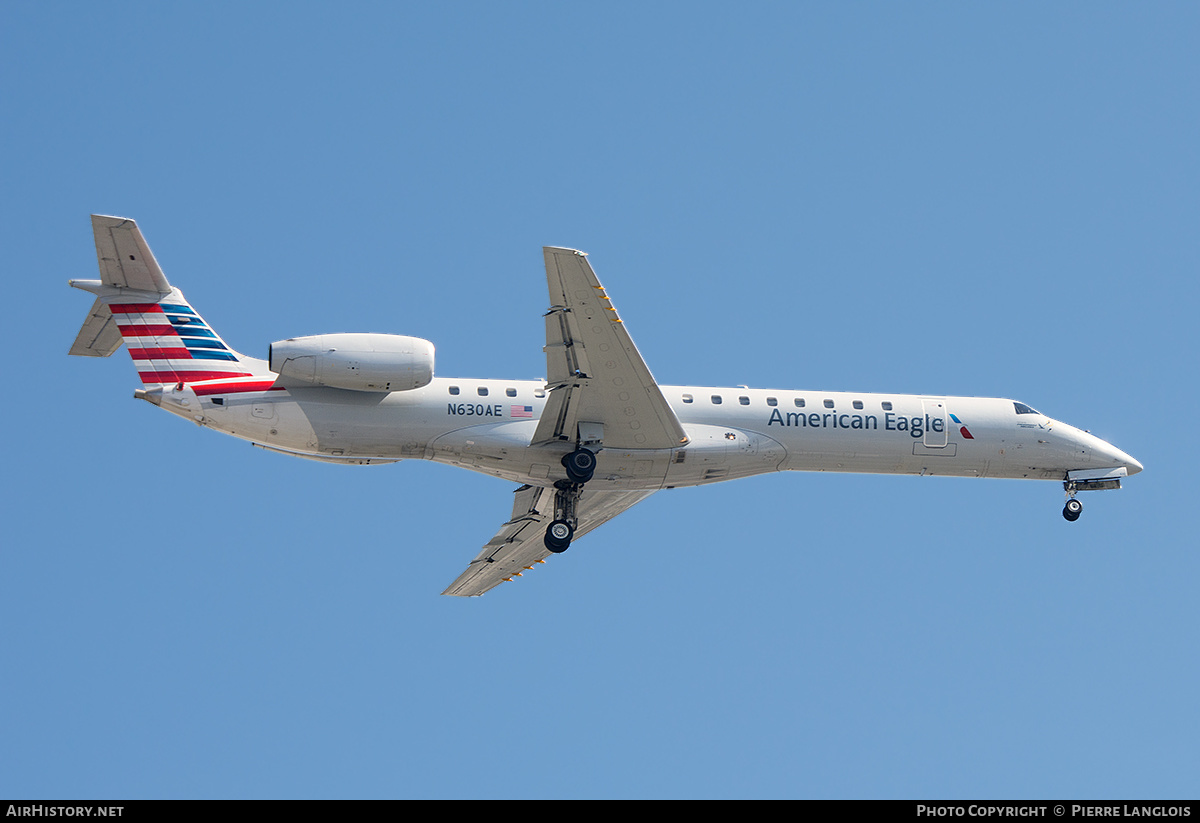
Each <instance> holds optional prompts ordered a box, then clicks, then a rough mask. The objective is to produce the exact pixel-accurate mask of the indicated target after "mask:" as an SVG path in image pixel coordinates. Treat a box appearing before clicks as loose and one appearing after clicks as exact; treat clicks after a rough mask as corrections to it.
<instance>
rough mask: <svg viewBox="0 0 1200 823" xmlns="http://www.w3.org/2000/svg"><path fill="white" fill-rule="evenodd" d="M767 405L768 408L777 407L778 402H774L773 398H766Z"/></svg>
mask: <svg viewBox="0 0 1200 823" xmlns="http://www.w3.org/2000/svg"><path fill="white" fill-rule="evenodd" d="M767 405H768V406H778V405H779V401H778V400H776V399H775V398H774V397H768V398H767Z"/></svg>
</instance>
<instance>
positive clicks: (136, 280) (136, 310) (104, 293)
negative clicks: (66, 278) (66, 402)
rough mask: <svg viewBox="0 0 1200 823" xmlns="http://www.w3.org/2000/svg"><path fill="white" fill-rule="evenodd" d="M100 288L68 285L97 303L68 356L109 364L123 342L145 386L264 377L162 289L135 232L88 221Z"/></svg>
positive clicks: (118, 223) (94, 283) (92, 283)
mask: <svg viewBox="0 0 1200 823" xmlns="http://www.w3.org/2000/svg"><path fill="white" fill-rule="evenodd" d="M92 231H93V233H94V234H95V236H96V258H97V260H98V262H99V264H100V277H101V279H100V280H72V281H70V284H71V285H72V286H74V287H75V288H79V289H83V290H84V291H89V292H92V293H93V294H95V295H96V302H95V303H94V304H93V306H92V310H91V313H90V314H89V315H88V317H87V319H86V320H85V321H84V323H83V327H82V328H81V329H80V330H79V336H78V337H76V339H75V343H74V344H73V345H72V346H71V351H70V353H71V354H76V355H87V356H93V357H107V356H108V355H110V354H112V353H113V352H114V351H116V350H117V349H118V348H120V345H121V343H122V342H124V343H125V345H126V346H127V347H128V348H129V355H130V357H132V358H133V363H134V365H135V366H136V367H137V370H138V375H139V376H140V377H141V378H142V383H143V384H144V385H146V386H157V385H163V384H167V383H194V382H197V381H201V380H214V379H227V378H230V377H245V376H249V375H252V374H254V373H256V372H258V371H262V369H256V368H254V364H257V363H261V361H256V360H253V358H248V357H244V356H243V355H240V354H238V353H237V352H235V351H234V350H233V349H231V348H230V347H229V346H227V345H226V344H225V341H224V340H222V339H221V338H220V337H218V336H217V333H216V332H215V331H213V330H212V328H211V327H210V326H209V325H208V324H207V323H205V322H204V319H203V318H202V317H200V315H199V314H198V313H197V312H196V310H195V309H193V308H192V307H191V306H190V305H189V304H188V302H187V300H185V299H184V296H183V293H182V292H181V291H179V289H176V288H173V287H172V286H171V284H170V283H168V282H167V278H166V277H165V276H164V275H163V273H162V269H160V268H159V266H158V261H156V260H155V259H154V254H153V253H151V251H150V247H149V246H148V245H146V240H145V238H143V237H142V233H141V231H139V230H138V227H137V223H135V222H134V221H132V220H127V219H125V218H123V217H106V216H103V215H98V214H94V215H92Z"/></svg>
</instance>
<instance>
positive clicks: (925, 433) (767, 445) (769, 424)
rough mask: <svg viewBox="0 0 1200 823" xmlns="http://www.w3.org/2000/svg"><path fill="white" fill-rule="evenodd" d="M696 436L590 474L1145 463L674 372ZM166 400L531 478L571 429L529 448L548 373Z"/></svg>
mask: <svg viewBox="0 0 1200 823" xmlns="http://www.w3.org/2000/svg"><path fill="white" fill-rule="evenodd" d="M661 389H662V393H663V395H664V397H665V398H666V400H667V402H668V403H669V404H670V406H671V408H672V410H673V411H674V413H675V414H676V416H677V417H678V419H679V421H680V422H681V423H682V424H683V426H684V428H685V430H686V432H687V436H688V442H687V443H686V444H685V445H681V446H679V447H678V448H674V449H611V448H603V447H602V444H601V446H600V447H598V449H597V468H596V472H595V476H594V478H593V479H592V480H591V481H590V482H589V484H588V485H589V488H594V489H596V490H605V489H609V490H621V489H658V488H672V487H676V486H694V485H699V484H703V483H711V482H716V481H720V480H729V479H733V478H737V477H749V476H751V475H756V474H763V473H767V472H774V471H836V472H871V473H882V474H921V475H925V474H932V475H951V476H958V477H1007V478H1030V479H1046V480H1063V479H1065V478H1066V477H1067V473H1068V472H1072V471H1080V470H1087V469H1095V468H1118V467H1125V468H1126V469H1127V470H1128V472H1129V473H1130V474H1133V473H1135V472H1137V471H1140V470H1141V465H1140V464H1139V463H1138V462H1137V461H1136V460H1134V459H1133V458H1132V457H1130V456H1129V455H1127V454H1125V453H1124V452H1122V451H1121V450H1119V449H1117V448H1116V447H1114V446H1112V445H1110V444H1108V443H1106V442H1105V441H1103V440H1100V439H1099V438H1097V437H1094V436H1092V435H1090V434H1088V433H1087V432H1084V431H1081V430H1079V429H1076V428H1074V427H1072V426H1069V425H1067V424H1065V423H1061V422H1058V421H1055V420H1052V419H1050V418H1049V417H1046V416H1045V415H1042V414H1040V413H1037V412H1035V411H1033V410H1032V409H1029V408H1028V407H1026V406H1024V405H1023V404H1019V403H1014V401H1012V400H1006V399H999V398H976V397H934V396H924V395H901V394H866V393H850V392H814V391H792V390H774V389H743V388H710V387H695V386H662V387H661ZM146 399H149V400H151V401H152V402H156V403H158V404H159V405H161V406H162V407H163V408H164V409H167V410H168V411H171V412H173V413H175V414H178V415H180V416H183V417H187V418H189V419H192V420H193V421H195V422H197V423H199V424H201V425H204V426H208V427H210V428H213V429H217V430H218V431H222V432H225V433H227V434H231V435H234V436H235V437H240V438H243V439H245V440H249V441H251V442H253V443H255V444H257V445H260V446H263V447H264V448H268V449H273V450H277V451H281V452H285V453H289V454H294V455H296V456H299V457H306V458H310V459H317V460H326V461H331V462H343V463H355V464H367V463H385V462H394V461H397V460H401V459H409V458H420V459H426V460H435V461H437V462H440V463H447V464H450V465H455V466H461V467H463V468H467V469H471V470H473V471H478V472H482V473H485V474H491V475H495V476H498V477H503V478H505V479H508V480H512V481H515V482H520V483H528V484H531V485H550V484H552V483H553V482H554V481H556V480H560V479H563V478H564V477H565V473H564V470H563V468H562V466H561V465H560V462H559V461H560V458H561V457H562V455H564V454H566V453H567V452H568V451H570V450H571V449H572V448H574V447H575V444H574V443H567V442H563V443H561V444H560V443H552V444H549V445H543V446H539V447H532V446H530V442H531V440H532V437H533V434H534V431H535V429H536V428H537V423H538V419H539V417H540V415H541V412H542V409H543V407H544V406H545V404H546V392H545V386H544V384H543V383H542V382H540V381H522V380H475V379H457V378H435V379H434V380H433V381H432V382H431V383H430V384H429V385H427V386H425V387H423V388H420V389H414V390H411V391H398V392H391V393H373V392H361V391H349V390H344V389H333V388H323V387H312V388H294V389H288V390H279V389H275V390H257V391H229V392H226V393H213V394H204V395H201V396H198V395H197V394H196V392H195V391H194V390H193V389H192V388H191V387H190V386H189V387H184V388H182V389H173V388H171V387H169V386H165V387H163V388H161V389H155V390H152V391H151V392H150V393H149V396H147V397H146ZM1019 410H1020V411H1019Z"/></svg>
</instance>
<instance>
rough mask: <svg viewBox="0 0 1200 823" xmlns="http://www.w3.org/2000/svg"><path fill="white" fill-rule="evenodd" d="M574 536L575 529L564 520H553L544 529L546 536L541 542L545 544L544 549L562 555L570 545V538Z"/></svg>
mask: <svg viewBox="0 0 1200 823" xmlns="http://www.w3.org/2000/svg"><path fill="white" fill-rule="evenodd" d="M574 536H575V529H574V528H572V526H571V524H570V523H568V522H567V521H565V520H555V521H554V522H553V523H551V524H550V526H549V528H547V529H546V536H545V537H543V538H542V542H543V543H545V544H546V548H547V549H549V550H550V551H552V552H554V553H555V554H562V553H563V552H565V551H566V550H567V547H568V546H570V545H571V538H572V537H574Z"/></svg>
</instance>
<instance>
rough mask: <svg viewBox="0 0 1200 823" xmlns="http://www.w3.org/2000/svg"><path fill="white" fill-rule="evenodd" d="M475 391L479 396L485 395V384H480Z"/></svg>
mask: <svg viewBox="0 0 1200 823" xmlns="http://www.w3.org/2000/svg"><path fill="white" fill-rule="evenodd" d="M477 391H478V392H479V396H480V397H487V386H480V387H479V388H478V389H477Z"/></svg>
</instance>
